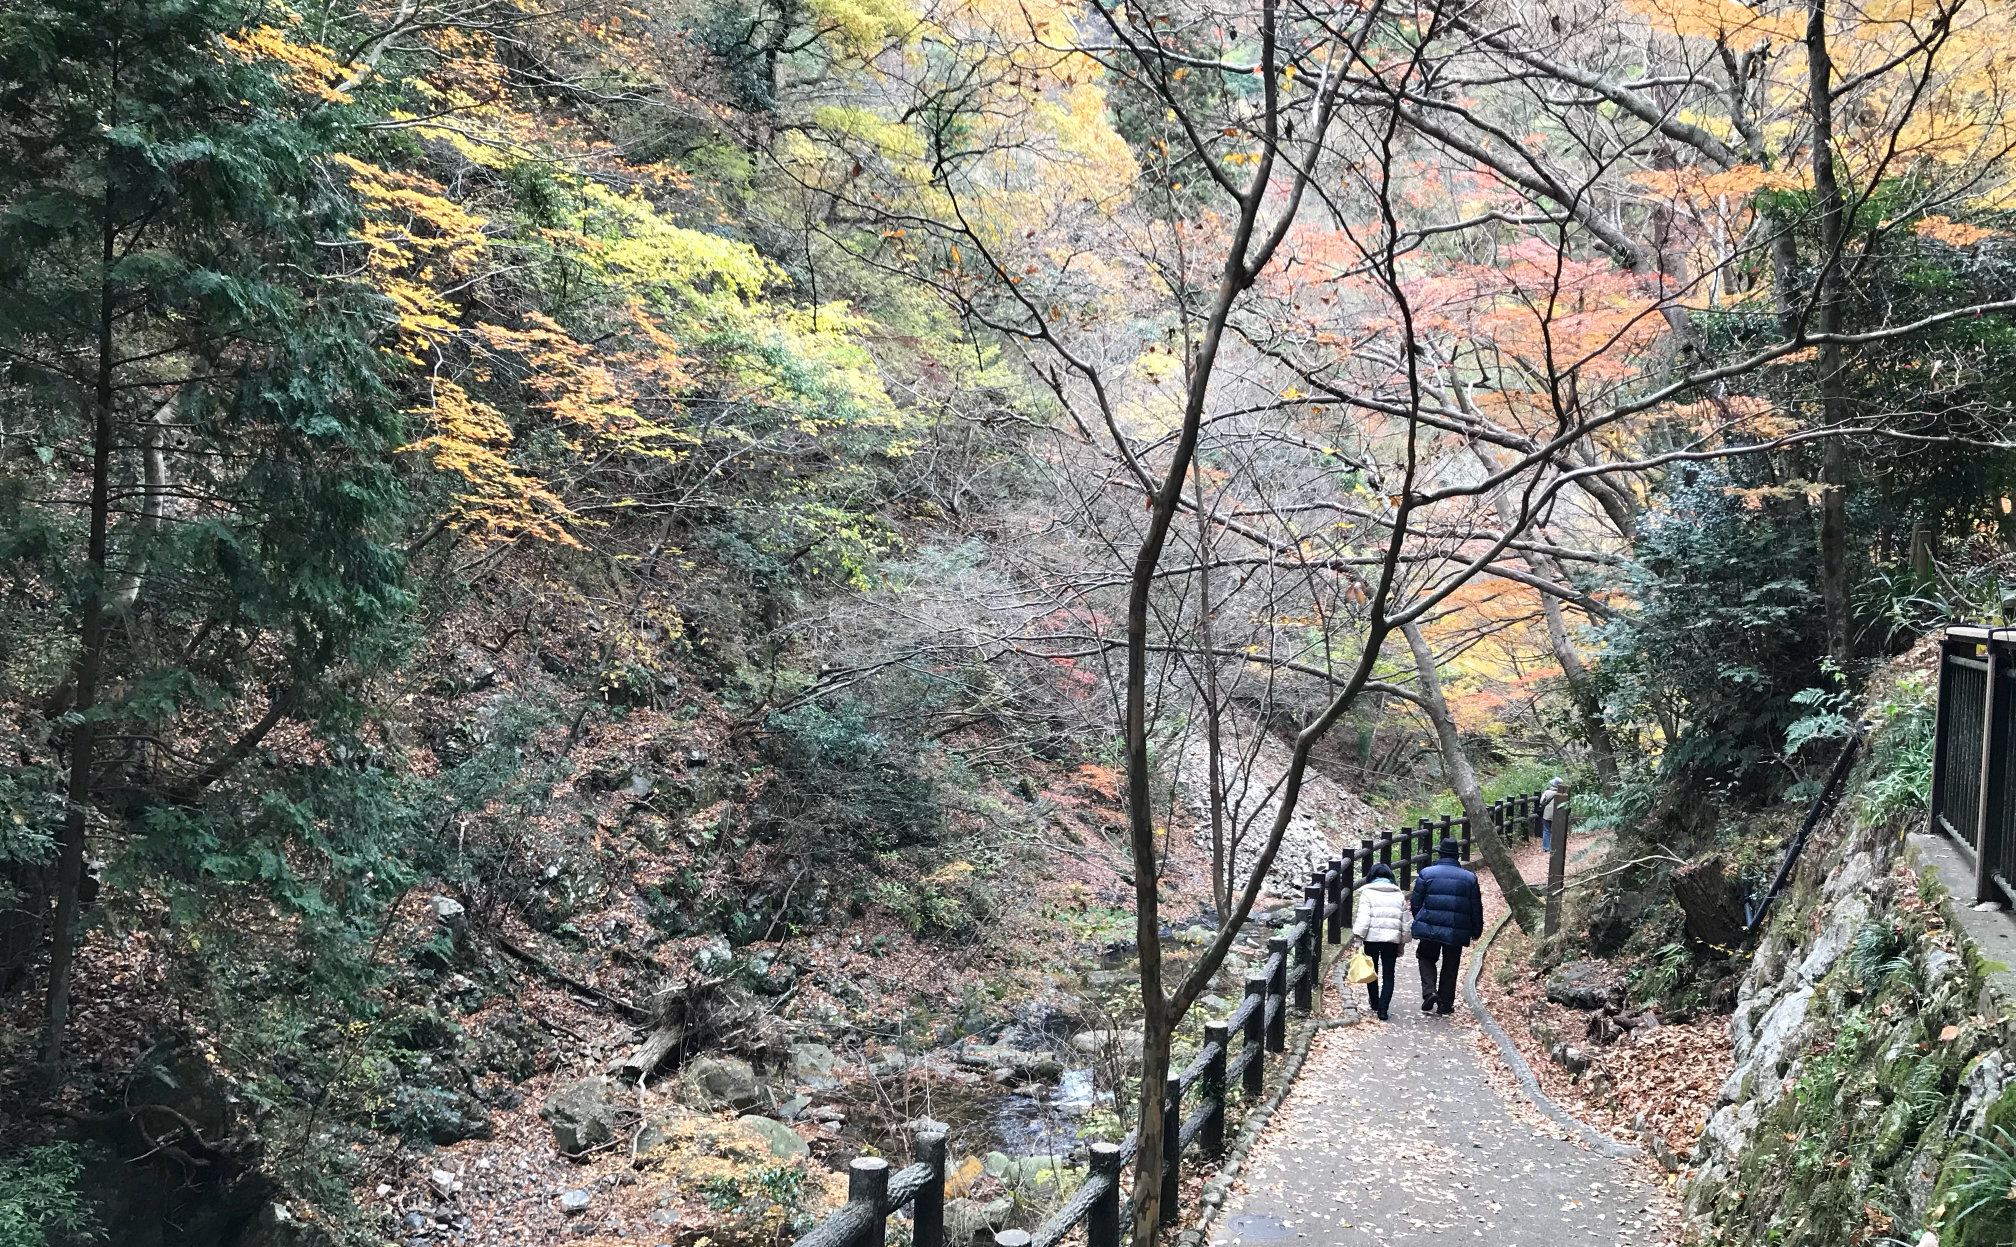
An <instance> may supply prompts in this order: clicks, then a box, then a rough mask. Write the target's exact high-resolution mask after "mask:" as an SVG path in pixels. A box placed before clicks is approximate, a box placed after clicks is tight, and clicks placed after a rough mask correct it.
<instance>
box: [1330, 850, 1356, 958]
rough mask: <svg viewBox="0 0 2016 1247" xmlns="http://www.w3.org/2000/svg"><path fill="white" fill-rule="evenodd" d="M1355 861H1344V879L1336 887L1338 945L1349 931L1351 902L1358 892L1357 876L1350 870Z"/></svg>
mask: <svg viewBox="0 0 2016 1247" xmlns="http://www.w3.org/2000/svg"><path fill="white" fill-rule="evenodd" d="M1355 861H1356V859H1355V858H1353V859H1347V860H1346V862H1345V866H1344V879H1343V882H1342V883H1340V884H1339V885H1338V887H1337V917H1336V920H1335V921H1336V923H1337V939H1336V941H1335V942H1336V943H1339V944H1341V943H1343V942H1344V933H1345V932H1346V931H1349V930H1351V902H1352V900H1353V899H1354V898H1355V897H1356V895H1357V892H1358V883H1357V879H1358V876H1357V874H1356V873H1355V872H1354V871H1353V870H1352V864H1353V863H1354V862H1355Z"/></svg>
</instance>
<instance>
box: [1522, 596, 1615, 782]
mask: <svg viewBox="0 0 2016 1247" xmlns="http://www.w3.org/2000/svg"><path fill="white" fill-rule="evenodd" d="M1548 561H1549V562H1552V561H1553V560H1551V559H1550V560H1548ZM1553 575H1554V578H1555V579H1557V580H1560V581H1562V582H1563V583H1564V584H1565V583H1567V579H1566V577H1565V575H1564V574H1563V569H1562V568H1561V566H1560V564H1559V563H1555V565H1554V572H1553ZM1540 608H1541V610H1543V611H1545V612H1546V615H1547V641H1548V644H1550V645H1552V646H1553V647H1554V661H1556V662H1558V663H1560V664H1561V675H1562V678H1564V679H1566V680H1567V681H1568V698H1569V700H1570V701H1572V702H1574V703H1575V713H1576V714H1577V715H1578V716H1579V717H1580V718H1581V720H1582V735H1583V736H1584V737H1585V738H1587V740H1588V741H1589V756H1590V758H1591V759H1592V760H1593V761H1594V762H1595V763H1596V782H1597V784H1598V785H1599V786H1601V788H1602V789H1603V795H1604V796H1606V797H1607V796H1609V795H1610V794H1612V793H1614V792H1616V791H1617V745H1616V742H1615V741H1613V740H1612V739H1611V737H1610V724H1609V723H1608V722H1607V721H1606V720H1605V719H1604V718H1603V701H1602V699H1601V698H1599V697H1598V696H1597V695H1596V679H1595V677H1594V676H1592V675H1590V674H1589V668H1588V667H1587V666H1586V665H1585V664H1584V663H1583V661H1582V655H1580V654H1578V653H1576V652H1575V640H1574V638H1573V637H1571V636H1569V635H1568V621H1567V619H1566V618H1564V617H1563V615H1562V613H1561V602H1560V599H1558V598H1555V597H1553V596H1551V595H1549V594H1545V593H1543V594H1541V595H1540Z"/></svg>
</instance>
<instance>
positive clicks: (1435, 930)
mask: <svg viewBox="0 0 2016 1247" xmlns="http://www.w3.org/2000/svg"><path fill="white" fill-rule="evenodd" d="M1438 853H1439V860H1438V861H1437V862H1436V863H1435V864H1434V865H1433V866H1428V867H1424V868H1423V869H1422V871H1421V873H1420V874H1419V875H1417V876H1415V879H1414V894H1413V896H1412V897H1410V898H1409V904H1410V906H1411V907H1412V908H1413V910H1414V938H1415V939H1416V940H1418V941H1420V942H1419V943H1418V944H1417V945H1416V946H1415V949H1414V959H1415V960H1416V961H1418V962H1419V963H1420V965H1421V1012H1423V1013H1426V1012H1428V1011H1429V1010H1430V1009H1433V1010H1434V1011H1435V1012H1437V1013H1440V1014H1448V1013H1451V1012H1453V1011H1454V1010H1455V1008H1456V973H1457V967H1458V966H1459V965H1460V964H1461V962H1462V960H1463V946H1464V945H1466V944H1468V943H1469V942H1470V941H1471V940H1474V939H1476V938H1477V937H1478V936H1480V935H1482V934H1484V893H1483V892H1482V890H1480V889H1479V888H1478V886H1477V876H1476V874H1475V873H1474V872H1472V871H1471V870H1469V869H1468V868H1466V867H1465V866H1464V865H1463V861H1462V858H1463V846H1462V844H1461V843H1460V842H1458V841H1455V840H1444V841H1443V842H1442V844H1441V847H1440V849H1439V850H1438Z"/></svg>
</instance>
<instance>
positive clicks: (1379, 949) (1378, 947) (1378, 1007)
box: [1365, 943, 1400, 1017]
mask: <svg viewBox="0 0 2016 1247" xmlns="http://www.w3.org/2000/svg"><path fill="white" fill-rule="evenodd" d="M1365 955H1366V956H1367V957H1370V958H1371V959H1372V968H1373V969H1375V970H1377V971H1379V977H1378V978H1376V979H1373V980H1372V981H1371V982H1370V983H1367V984H1366V985H1365V1001H1366V1003H1367V1004H1369V1005H1371V1006H1372V1012H1374V1013H1377V1014H1379V1015H1381V1016H1382V1017H1383V1016H1384V1015H1385V1013H1386V1006H1388V1005H1390V1004H1392V1003H1393V967H1394V966H1395V965H1397V964H1399V961H1400V946H1399V945H1398V944H1371V943H1368V944H1366V945H1365Z"/></svg>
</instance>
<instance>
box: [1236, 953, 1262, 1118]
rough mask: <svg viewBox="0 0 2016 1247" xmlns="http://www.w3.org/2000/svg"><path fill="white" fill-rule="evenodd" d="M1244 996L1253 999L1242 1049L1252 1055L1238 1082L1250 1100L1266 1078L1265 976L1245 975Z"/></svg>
mask: <svg viewBox="0 0 2016 1247" xmlns="http://www.w3.org/2000/svg"><path fill="white" fill-rule="evenodd" d="M1246 994H1247V995H1248V996H1250V997H1252V998H1253V1012H1251V1013H1249V1014H1247V1015H1246V1043H1245V1045H1244V1047H1245V1049H1247V1050H1250V1051H1251V1052H1252V1055H1251V1056H1249V1057H1248V1058H1247V1059H1246V1069H1245V1072H1244V1073H1242V1074H1241V1075H1240V1079H1239V1081H1240V1085H1241V1086H1242V1087H1244V1088H1245V1091H1246V1098H1247V1099H1249V1100H1250V1099H1254V1098H1256V1097H1257V1096H1259V1094H1260V1092H1261V1090H1262V1088H1263V1087H1265V1085H1266V1078H1267V1055H1266V1054H1267V976H1266V975H1264V974H1249V975H1247V976H1246Z"/></svg>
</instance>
